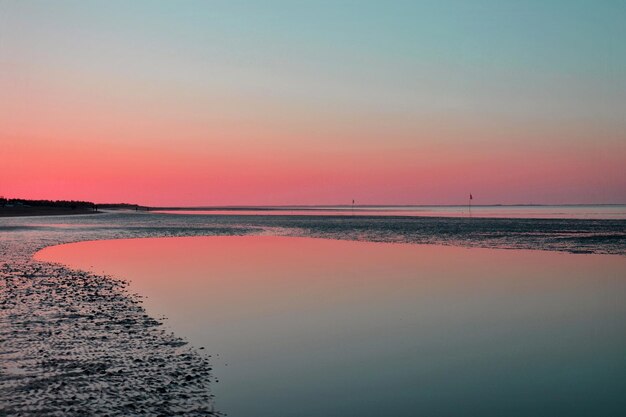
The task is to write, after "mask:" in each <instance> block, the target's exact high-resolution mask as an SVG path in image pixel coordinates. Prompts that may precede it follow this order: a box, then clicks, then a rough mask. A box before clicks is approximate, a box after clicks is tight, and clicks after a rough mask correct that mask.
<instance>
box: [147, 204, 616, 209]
mask: <svg viewBox="0 0 626 417" xmlns="http://www.w3.org/2000/svg"><path fill="white" fill-rule="evenodd" d="M620 206H626V203H608V204H472V207H474V208H476V207H620ZM435 207H449V208H455V207H463V208H464V207H467V204H398V205H396V204H389V205H385V204H355V205H354V206H352V205H350V204H337V205H293V206H283V205H280V206H191V207H185V206H174V207H167V206H164V207H157V206H153V207H147V208H148V209H149V210H150V211H161V210H198V211H200V210H202V211H220V210H229V211H248V210H255V211H280V210H302V211H306V210H328V209H352V208H355V209H369V208H397V209H403V208H435ZM144 209H145V208H144Z"/></svg>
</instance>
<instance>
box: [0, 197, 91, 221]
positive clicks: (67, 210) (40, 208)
mask: <svg viewBox="0 0 626 417" xmlns="http://www.w3.org/2000/svg"><path fill="white" fill-rule="evenodd" d="M91 213H98V206H97V205H96V204H94V203H92V202H90V201H76V200H26V199H20V198H11V199H7V198H4V197H0V217H15V216H54V215H66V214H91Z"/></svg>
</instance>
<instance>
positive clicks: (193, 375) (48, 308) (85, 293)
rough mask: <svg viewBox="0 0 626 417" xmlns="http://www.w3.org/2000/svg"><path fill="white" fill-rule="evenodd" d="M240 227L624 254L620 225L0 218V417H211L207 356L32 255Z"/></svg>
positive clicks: (103, 282)
mask: <svg viewBox="0 0 626 417" xmlns="http://www.w3.org/2000/svg"><path fill="white" fill-rule="evenodd" d="M247 233H257V234H273V235H285V236H308V237H321V238H331V239H347V240H370V241H379V242H404V243H422V244H423V243H434V244H447V245H461V246H479V247H502V248H516V249H544V250H557V251H567V252H584V253H612V254H621V255H624V254H626V221H624V220H523V219H443V218H393V217H389V218H381V217H377V218H368V217H350V216H344V217H339V216H335V217H326V218H321V217H302V216H184V215H167V214H152V213H150V214H147V213H111V214H100V215H88V216H67V217H32V218H10V219H9V218H0V372H1V374H0V415H5V414H6V415H59V416H61V415H110V416H126V415H134V414H141V415H175V414H186V415H211V414H215V413H214V412H213V409H212V401H211V398H212V397H211V395H210V391H209V385H210V383H211V373H210V372H211V367H210V364H209V362H208V359H207V358H206V357H203V356H202V355H201V354H200V353H199V352H197V351H196V350H194V349H193V348H190V347H187V346H185V342H184V341H183V340H181V339H179V338H177V337H176V336H175V335H172V334H168V333H167V332H164V331H163V330H162V329H161V327H160V326H159V322H158V321H156V320H154V319H153V318H151V317H148V316H147V315H146V314H145V311H144V309H143V308H142V306H141V302H140V297H139V296H137V295H133V294H129V293H128V292H126V291H125V284H124V283H123V282H121V281H118V280H115V279H113V278H111V277H105V276H96V275H91V274H87V273H84V272H78V271H72V270H69V269H67V268H63V267H61V266H59V265H52V264H47V263H39V262H36V261H34V260H32V255H33V254H34V253H35V252H36V251H37V250H39V249H42V248H44V247H46V246H50V245H55V244H60V243H69V242H76V241H84V240H99V239H119V238H135V237H161V236H199V235H203V236H207V235H241V234H247ZM172 278H176V277H172Z"/></svg>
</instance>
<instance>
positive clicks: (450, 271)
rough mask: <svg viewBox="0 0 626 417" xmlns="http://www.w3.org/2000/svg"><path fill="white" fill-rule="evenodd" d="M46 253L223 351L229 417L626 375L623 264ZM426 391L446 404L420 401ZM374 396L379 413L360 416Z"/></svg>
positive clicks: (161, 244)
mask: <svg viewBox="0 0 626 417" xmlns="http://www.w3.org/2000/svg"><path fill="white" fill-rule="evenodd" d="M36 257H37V259H39V260H48V261H55V262H61V263H64V264H67V265H71V266H72V267H75V268H80V269H86V270H91V271H94V272H98V273H99V272H106V273H108V274H112V275H114V276H117V277H121V278H127V279H130V280H131V281H132V282H131V288H132V289H133V290H134V291H137V292H139V293H140V294H142V295H145V296H147V297H148V298H147V299H146V307H147V309H148V311H149V313H151V314H152V315H155V316H159V315H166V316H167V317H169V320H168V325H169V326H171V327H172V328H173V329H174V330H175V331H176V332H177V334H179V335H180V336H184V337H187V338H189V340H190V341H191V342H192V343H193V344H195V345H196V346H206V347H207V350H208V351H209V352H211V353H215V352H218V353H221V355H222V356H221V358H222V359H220V360H217V361H215V365H216V374H217V376H218V378H219V379H221V382H220V384H219V385H218V386H217V387H215V393H216V395H217V403H218V406H220V405H221V407H222V409H223V410H224V411H226V412H229V413H231V414H233V415H242V416H248V415H250V416H252V415H255V416H258V415H261V416H263V415H268V416H270V415H274V414H273V412H275V411H276V409H275V407H276V406H277V401H276V400H275V399H276V398H283V399H286V398H289V399H290V401H291V402H293V404H290V401H287V400H285V401H281V402H280V407H282V408H281V410H282V411H285V413H284V414H285V415H296V414H294V413H296V412H297V411H301V410H302V407H306V408H307V409H308V410H310V411H311V414H312V415H314V412H315V413H317V415H320V414H322V415H333V413H332V410H335V408H334V407H333V404H332V402H331V403H328V404H326V406H327V407H328V408H324V404H325V403H322V404H321V403H319V402H318V401H316V400H315V398H317V397H318V395H325V396H334V397H336V398H338V401H341V403H342V404H345V403H349V404H351V405H350V407H351V408H350V409H351V410H353V411H355V413H357V414H359V415H368V413H369V415H375V414H374V411H375V412H377V413H378V414H377V415H380V413H381V412H384V409H385V407H389V406H391V405H393V406H395V407H399V408H400V409H401V411H402V410H404V411H406V413H405V415H411V414H410V411H411V410H412V409H413V407H415V404H416V403H414V402H413V401H416V402H418V403H419V404H420V406H422V407H425V408H424V410H425V411H429V410H430V411H432V410H434V409H435V408H429V407H435V406H437V407H440V406H441V404H440V402H441V401H443V400H445V401H443V402H444V403H449V404H451V405H452V404H458V400H459V398H463V396H467V395H469V394H468V393H471V392H474V391H477V392H476V393H475V395H477V396H480V397H481V398H482V397H484V398H489V401H487V402H486V403H485V407H488V406H489V404H490V402H497V401H499V400H498V398H501V399H502V401H504V402H505V403H506V401H507V398H509V397H510V398H519V395H520V393H519V392H518V391H517V390H519V389H520V387H521V389H522V390H526V391H525V392H528V393H530V392H532V390H533V389H539V392H538V393H536V394H537V395H540V394H542V393H543V391H542V390H541V381H544V380H545V381H553V380H554V378H557V379H556V381H557V382H556V383H559V382H558V381H559V379H558V377H559V375H564V377H567V378H565V379H564V380H563V381H562V382H563V384H565V385H563V386H568V387H569V386H570V385H567V384H569V383H570V380H569V379H568V378H569V377H568V376H567V375H569V372H570V370H571V369H577V366H580V367H581V369H582V370H587V369H593V373H592V374H591V376H590V377H589V379H582V380H580V381H578V382H577V384H579V385H578V386H573V388H571V389H572V390H573V391H572V393H573V394H571V395H573V397H574V398H578V396H579V393H580V392H588V391H591V390H594V389H597V390H598V392H600V393H601V392H609V391H607V389H606V387H607V386H615V381H612V382H611V379H610V378H611V375H612V374H611V373H610V372H609V373H606V371H604V370H603V368H602V367H601V366H600V365H602V364H603V363H607V361H608V362H611V361H613V363H614V364H615V365H614V367H617V368H616V369H622V368H624V361H623V360H621V359H620V358H621V357H622V354H621V352H622V351H623V348H624V347H626V341H625V339H624V337H623V332H621V331H620V330H623V328H624V323H625V320H626V306H625V305H624V303H623V299H624V297H626V279H624V278H625V276H626V258H624V257H620V256H601V255H571V254H565V253H555V252H540V251H513V250H491V249H466V248H459V247H445V246H426V245H406V244H382V243H367V242H350V241H336V240H326V239H309V238H290V237H273V236H242V237H189V238H157V239H131V240H115V241H96V242H83V243H75V244H70V245H61V246H56V247H50V248H46V249H44V250H42V251H40V252H39V253H38V254H37V255H36ZM596 361H600V365H598V364H597V363H596ZM226 363H228V366H226ZM535 364H536V365H535ZM594 367H595V368H594ZM603 372H604V373H603ZM303 375H306V378H304V377H303ZM399 375H404V378H405V379H407V380H403V379H402V378H399V377H398V376H399ZM519 375H529V381H525V380H524V379H523V378H522V379H521V382H520V381H519V380H518V379H517V378H519ZM554 375H557V377H555V376H554ZM268 378H269V379H268ZM457 379H458V380H459V381H463V380H472V381H475V383H472V385H471V386H467V385H462V384H460V383H457V382H455V381H457ZM407 381H409V382H407ZM537 381H539V382H537ZM552 383H553V382H550V384H552ZM603 384H606V386H605V385H603ZM574 385H575V384H574ZM425 386H428V387H429V390H431V391H432V392H436V393H437V396H438V397H428V396H424V397H422V396H420V395H421V394H420V393H422V392H428V391H424V387H425ZM322 387H323V388H322ZM512 387H513V388H512ZM537 387H539V388H537ZM603 387H604V388H603ZM492 392H495V393H496V394H495V395H493V396H491V393H492ZM546 392H548V391H546ZM574 394H575V395H574ZM594 395H601V394H597V393H596V394H594ZM399 396H403V398H406V400H405V402H404V403H402V402H399V401H398V399H397V398H398V397H399ZM579 397H580V398H584V396H582V395H580V396H579ZM364 398H377V405H376V406H380V407H383V408H382V409H377V408H375V407H374V408H372V407H373V406H372V405H371V404H370V405H368V406H367V408H366V409H359V407H361V406H363V407H365V405H363V404H367V402H364V401H363V399H364ZM432 398H440V399H443V400H441V401H438V402H437V404H434V403H433V404H430V403H429V401H432ZM528 398H533V396H532V395H528ZM413 399H414V400H413ZM611 400H614V399H612V398H608V401H611ZM350 401H354V404H352V403H351V402H350ZM544 401H547V400H544ZM429 404H430V405H429ZM532 404H534V402H532V401H531V402H529V403H528V404H522V405H520V406H523V407H527V408H525V409H526V410H528V411H529V413H530V414H532V412H531V411H533V408H532ZM518 405H519V404H518ZM290 406H291V407H293V409H290V408H289V407H290ZM458 410H459V409H456V411H458ZM453 411H454V410H453ZM477 411H481V410H477ZM482 411H484V410H482ZM290 413H291V414H290ZM398 415H402V413H399V414H398Z"/></svg>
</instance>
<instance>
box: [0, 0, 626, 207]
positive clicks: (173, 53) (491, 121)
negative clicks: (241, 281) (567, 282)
mask: <svg viewBox="0 0 626 417" xmlns="http://www.w3.org/2000/svg"><path fill="white" fill-rule="evenodd" d="M297 3H298V6H297V7H296V3H292V2H281V1H262V2H261V1H260V2H245V3H243V2H231V1H218V2H203V1H198V2H195V1H184V2H161V1H144V2H141V1H136V2H122V1H106V2H83V1H56V2H30V1H20V2H0V157H1V161H2V175H1V176H0V195H4V196H6V197H16V198H17V197H19V198H41V199H84V200H89V201H96V202H132V203H139V204H145V205H227V204H233V205H277V204H347V203H349V202H350V201H351V200H352V199H355V200H356V201H357V202H358V203H359V204H458V203H460V204H463V203H465V202H466V199H467V195H468V193H469V192H473V194H474V196H475V203H476V204H493V203H503V204H510V203H556V204H559V203H626V118H625V117H624V109H625V108H626V76H625V74H626V49H625V47H624V39H626V25H624V21H625V20H626V7H625V6H624V5H623V4H619V5H616V4H615V2H602V4H597V3H595V2H565V1H553V2H540V1H530V2H509V1H504V2H496V1H486V0H485V1H479V2H472V6H470V5H469V3H468V2H462V1H443V2H440V1H426V2H402V1H395V2H391V3H389V2H373V1H372V2H366V1H353V2H350V1H349V2H310V3H309V5H308V6H303V5H301V4H299V3H300V2H297ZM418 3H419V4H418ZM522 3H523V4H522ZM609 5H610V7H609Z"/></svg>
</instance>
